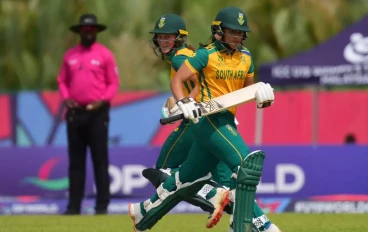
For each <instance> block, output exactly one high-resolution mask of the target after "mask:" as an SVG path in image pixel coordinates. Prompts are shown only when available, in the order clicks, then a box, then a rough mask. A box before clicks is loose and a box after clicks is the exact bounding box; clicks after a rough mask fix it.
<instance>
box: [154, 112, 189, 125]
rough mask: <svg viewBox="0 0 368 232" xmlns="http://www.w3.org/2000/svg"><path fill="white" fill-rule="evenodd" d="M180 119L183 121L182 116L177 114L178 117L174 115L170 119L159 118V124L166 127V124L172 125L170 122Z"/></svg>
mask: <svg viewBox="0 0 368 232" xmlns="http://www.w3.org/2000/svg"><path fill="white" fill-rule="evenodd" d="M180 119H184V114H178V115H175V116H173V117H170V118H161V119H160V124H161V125H166V124H168V123H172V122H175V121H178V120H180Z"/></svg>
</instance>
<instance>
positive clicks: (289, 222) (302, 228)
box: [0, 214, 368, 232]
mask: <svg viewBox="0 0 368 232" xmlns="http://www.w3.org/2000/svg"><path fill="white" fill-rule="evenodd" d="M269 217H270V219H271V220H272V221H274V222H275V223H277V224H278V225H279V226H280V228H281V229H282V230H283V231H284V232H336V231H341V232H362V231H368V223H367V222H368V216H367V215H364V214H349V215H346V214H345V215H343V214H273V215H269ZM206 218H207V214H191V215H180V214H170V215H167V216H166V217H164V218H163V219H162V220H161V221H160V222H159V223H158V224H157V225H156V226H155V227H154V228H153V229H152V230H150V231H152V232H202V231H203V232H205V231H206V232H209V231H211V232H227V227H228V221H229V216H228V215H224V217H223V218H222V220H221V221H220V223H219V224H218V225H217V226H216V227H214V228H213V229H210V230H209V229H207V228H206V227H205V221H206ZM46 231H47V232H82V231H83V232H105V231H106V232H129V231H133V229H132V222H131V219H130V218H129V216H128V215H108V216H93V215H90V216H0V232H46Z"/></svg>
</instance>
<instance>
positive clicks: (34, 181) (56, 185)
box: [22, 158, 69, 191]
mask: <svg viewBox="0 0 368 232" xmlns="http://www.w3.org/2000/svg"><path fill="white" fill-rule="evenodd" d="M60 161H61V160H60V158H52V159H49V160H47V161H46V162H45V163H44V164H42V165H41V167H40V169H39V170H38V176H37V177H33V176H29V177H26V178H24V179H23V180H22V182H23V183H26V184H31V185H34V186H36V187H39V188H41V189H46V190H52V191H61V190H66V189H67V188H68V186H69V180H68V177H62V178H57V179H50V173H51V171H52V169H53V168H54V167H55V166H56V164H58V163H60Z"/></svg>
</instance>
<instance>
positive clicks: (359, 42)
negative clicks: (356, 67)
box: [344, 33, 368, 64]
mask: <svg viewBox="0 0 368 232" xmlns="http://www.w3.org/2000/svg"><path fill="white" fill-rule="evenodd" d="M344 58H345V59H346V60H347V61H349V62H350V63H353V64H361V63H368V37H364V36H363V35H362V34H361V33H353V34H351V35H350V43H349V44H348V45H346V47H345V49H344Z"/></svg>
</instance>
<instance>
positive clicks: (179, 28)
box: [150, 14, 188, 35]
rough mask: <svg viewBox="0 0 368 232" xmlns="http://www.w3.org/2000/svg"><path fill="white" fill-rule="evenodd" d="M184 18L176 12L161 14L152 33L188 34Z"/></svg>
mask: <svg viewBox="0 0 368 232" xmlns="http://www.w3.org/2000/svg"><path fill="white" fill-rule="evenodd" d="M186 30H187V27H186V26H185V23H184V20H183V19H182V18H181V17H180V16H179V15H176V14H165V15H162V16H161V17H160V18H159V19H158V20H157V22H156V24H155V28H154V29H153V31H151V32H150V33H152V34H182V35H188V32H187V31H186Z"/></svg>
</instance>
